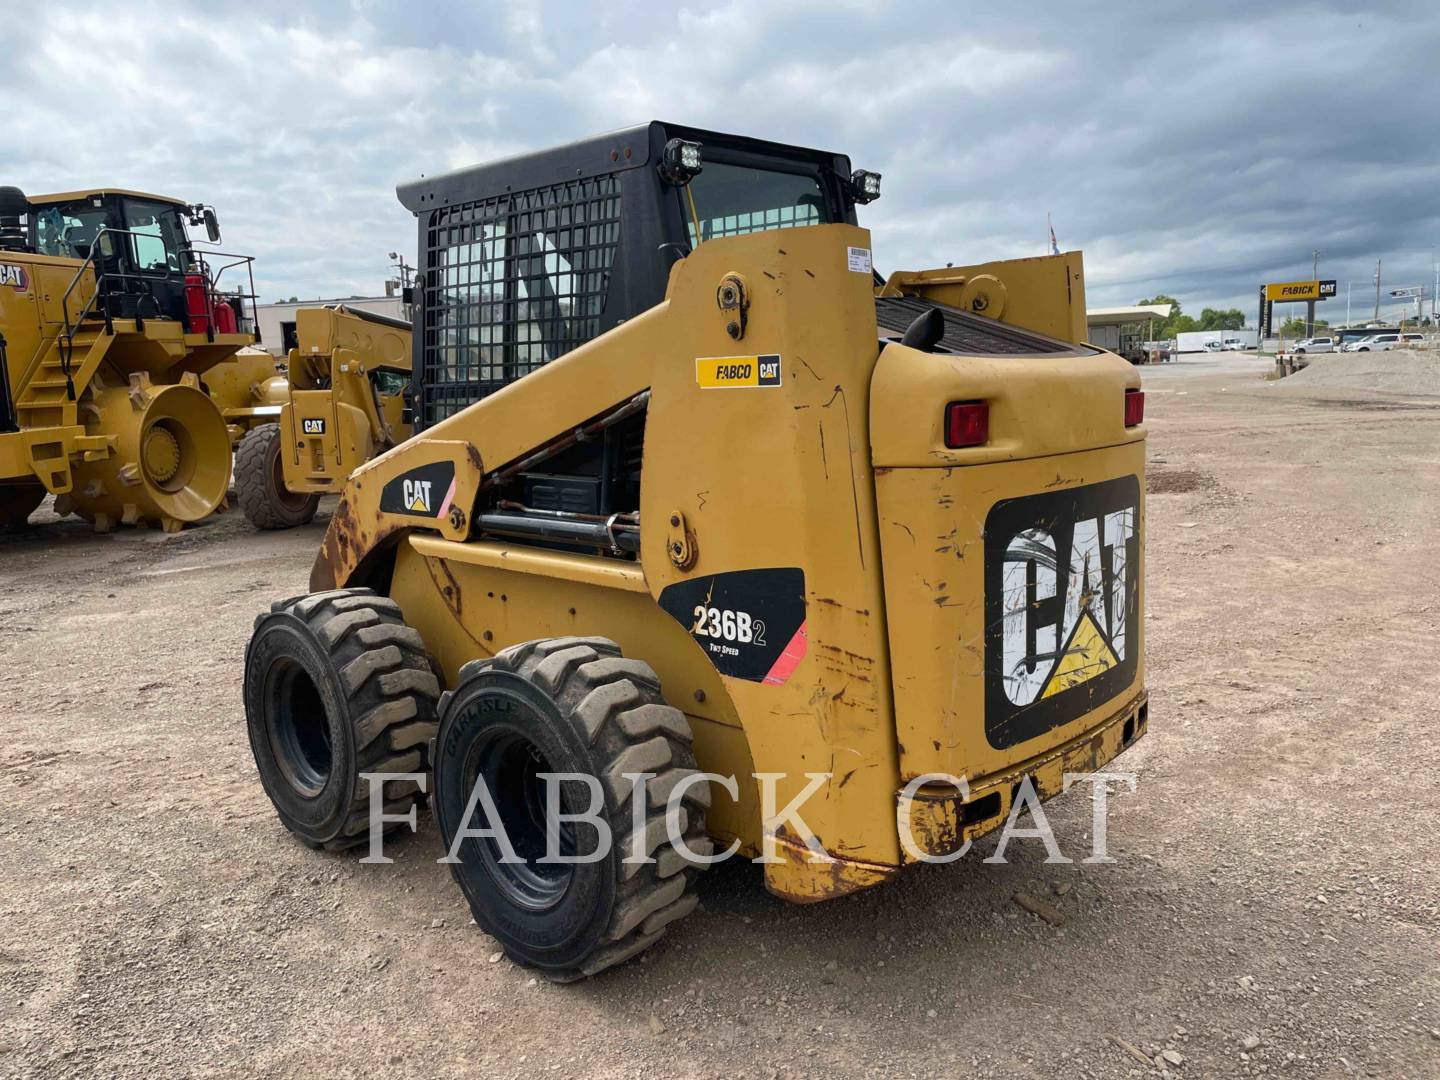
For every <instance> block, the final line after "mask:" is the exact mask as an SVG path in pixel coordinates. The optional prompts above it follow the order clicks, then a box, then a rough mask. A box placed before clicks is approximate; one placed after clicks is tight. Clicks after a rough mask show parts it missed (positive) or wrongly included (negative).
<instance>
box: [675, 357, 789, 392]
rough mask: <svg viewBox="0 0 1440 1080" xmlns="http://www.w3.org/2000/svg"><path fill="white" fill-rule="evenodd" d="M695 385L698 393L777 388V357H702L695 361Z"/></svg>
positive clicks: (778, 363) (778, 380)
mask: <svg viewBox="0 0 1440 1080" xmlns="http://www.w3.org/2000/svg"><path fill="white" fill-rule="evenodd" d="M695 382H696V383H698V384H699V386H700V389H701V390H749V389H754V388H756V387H763V386H779V385H780V357H779V356H778V355H776V354H775V353H770V354H769V355H766V356H704V357H700V358H699V359H697V360H696V361H695Z"/></svg>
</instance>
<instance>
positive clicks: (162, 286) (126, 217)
mask: <svg viewBox="0 0 1440 1080" xmlns="http://www.w3.org/2000/svg"><path fill="white" fill-rule="evenodd" d="M29 201H30V204H31V214H30V217H31V222H32V225H31V228H32V230H33V233H34V248H35V251H36V252H37V253H38V254H41V255H48V256H52V257H55V258H61V259H77V260H81V261H83V260H85V259H88V258H90V257H91V255H92V252H93V248H94V246H95V244H96V243H97V242H98V243H99V244H100V245H101V250H100V251H99V252H98V253H94V254H95V266H96V271H97V278H98V282H99V287H100V289H101V290H102V292H103V293H104V294H105V296H104V301H103V302H104V304H105V305H106V307H107V308H108V310H109V312H110V314H111V315H112V316H114V317H118V318H127V319H129V318H135V317H136V316H138V317H140V318H142V319H145V318H165V319H174V320H175V321H176V322H179V323H182V324H184V325H185V326H186V329H187V330H188V331H191V332H204V331H205V330H206V329H207V328H208V325H209V315H210V312H209V311H208V310H207V309H206V307H205V306H204V304H203V300H204V299H205V290H204V288H203V287H202V278H201V277H200V274H201V272H202V270H201V266H200V264H199V263H198V261H197V259H196V255H195V250H194V248H193V247H192V245H191V242H190V239H189V236H188V234H187V233H186V228H185V224H186V221H187V220H188V221H193V222H195V223H197V224H199V223H204V224H205V225H206V226H207V228H209V230H210V236H211V239H218V238H219V232H218V226H216V225H215V217H214V211H213V210H210V209H209V208H208V207H195V206H191V205H189V204H187V203H183V202H181V201H179V200H177V199H172V198H169V197H167V196H164V195H148V194H145V193H143V192H132V191H116V190H97V191H85V192H68V193H65V194H57V195H39V196H31V197H30V200H29ZM102 230H104V232H103V234H102ZM212 302H213V301H212ZM217 306H223V305H217ZM240 315H241V311H240V309H239V308H232V309H231V311H230V312H228V313H220V314H219V315H218V321H219V330H220V332H225V333H234V332H235V330H236V327H237V325H238V320H239V317H240ZM192 323H193V324H194V325H193V327H192V325H191V324H192Z"/></svg>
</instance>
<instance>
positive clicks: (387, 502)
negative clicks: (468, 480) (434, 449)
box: [380, 461, 455, 517]
mask: <svg viewBox="0 0 1440 1080" xmlns="http://www.w3.org/2000/svg"><path fill="white" fill-rule="evenodd" d="M454 499H455V463H454V462H453V461H436V462H432V463H431V464H429V465H421V466H418V467H417V468H414V469H411V470H410V471H409V472H406V473H401V474H400V475H399V476H397V477H395V479H393V480H391V481H390V482H389V483H388V484H386V485H385V487H384V488H383V489H382V490H381V492H380V510H381V511H382V512H383V513H386V514H409V515H411V516H412V517H444V516H445V515H446V514H448V513H449V512H450V504H451V502H453V501H454Z"/></svg>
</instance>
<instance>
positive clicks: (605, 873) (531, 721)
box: [433, 671, 621, 970]
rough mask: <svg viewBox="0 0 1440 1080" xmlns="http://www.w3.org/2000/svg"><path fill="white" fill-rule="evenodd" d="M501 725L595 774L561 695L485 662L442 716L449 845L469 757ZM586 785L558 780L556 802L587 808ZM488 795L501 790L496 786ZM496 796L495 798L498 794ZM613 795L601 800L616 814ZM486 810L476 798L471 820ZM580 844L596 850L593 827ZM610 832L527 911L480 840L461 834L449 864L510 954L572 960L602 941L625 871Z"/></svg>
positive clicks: (443, 819) (571, 963)
mask: <svg viewBox="0 0 1440 1080" xmlns="http://www.w3.org/2000/svg"><path fill="white" fill-rule="evenodd" d="M499 732H504V733H515V734H518V735H521V736H523V737H524V738H525V739H527V740H528V741H529V742H530V743H532V744H533V745H534V746H535V748H536V749H538V750H539V751H540V753H541V754H542V755H543V756H544V758H545V760H546V762H547V763H548V765H549V770H550V771H551V772H556V773H567V772H572V773H587V774H590V775H595V774H596V772H597V769H596V763H595V761H594V759H593V757H592V755H591V753H590V748H589V747H588V746H587V745H585V743H584V742H583V740H582V739H581V737H580V735H579V733H578V732H577V731H576V729H575V727H574V726H573V725H572V724H570V723H568V722H567V721H566V720H565V719H564V718H563V717H562V716H561V715H560V710H559V708H558V707H557V705H556V703H555V701H554V700H553V699H552V698H551V697H550V696H549V695H548V694H546V693H545V692H544V691H543V690H541V689H540V688H539V687H537V686H535V685H534V684H533V683H531V682H529V681H528V680H526V679H523V678H520V677H518V676H516V675H514V674H511V673H509V672H505V671H487V672H484V673H482V674H480V675H478V676H476V677H475V678H473V679H472V680H471V681H469V682H468V683H467V684H466V685H465V686H464V687H462V688H461V689H460V690H458V691H457V692H456V694H455V696H454V697H453V698H452V699H451V700H450V702H449V703H448V704H447V706H446V708H445V710H444V713H443V715H442V716H441V719H440V731H439V734H438V736H437V739H436V744H435V747H436V750H435V756H436V761H435V763H434V777H435V791H434V797H433V798H434V812H435V816H436V820H437V821H438V823H439V825H440V833H441V837H442V839H443V841H444V845H445V852H446V853H447V854H448V853H449V851H450V850H451V845H452V843H453V841H454V837H455V834H456V833H457V832H458V831H459V830H460V827H461V824H462V822H463V821H464V816H465V808H466V806H467V804H468V802H469V800H470V797H471V794H472V791H471V789H472V787H473V781H471V780H469V779H467V777H468V776H471V775H473V774H474V762H473V761H472V758H474V757H475V756H476V755H477V751H478V748H479V746H480V745H481V744H482V742H484V741H485V740H487V739H488V738H491V737H493V736H494V735H495V734H497V733H499ZM590 791H591V789H590V787H589V786H588V785H586V784H584V783H583V782H581V781H565V782H562V783H561V785H560V803H561V807H562V810H563V811H564V812H565V813H566V814H580V813H584V812H585V811H587V810H588V809H589V808H590V798H591V796H590ZM491 795H492V798H494V797H496V796H495V793H494V792H492V793H491ZM497 802H498V798H497ZM497 808H498V809H499V810H500V811H501V813H502V815H503V813H504V810H505V808H504V807H503V806H499V807H497ZM612 809H613V808H612V807H611V805H610V802H609V797H608V795H607V796H605V801H604V804H603V809H601V810H600V811H598V813H599V815H600V816H601V817H602V818H604V819H605V820H607V821H609V820H611V819H612ZM482 815H483V810H482V809H481V807H480V805H479V804H477V806H476V810H475V815H474V820H472V823H471V827H472V828H478V827H480V826H481V824H482V822H481V821H480V820H479V819H480V818H481V816H482ZM581 828H582V830H583V832H582V835H581V837H580V838H579V841H578V842H579V844H580V847H579V850H581V851H590V850H594V848H593V843H594V839H593V837H594V832H593V829H592V827H590V826H582V827H581ZM620 839H621V837H619V836H612V838H611V840H612V843H611V847H610V851H609V853H608V854H607V855H606V856H605V857H604V858H603V859H600V860H598V861H595V862H587V863H574V864H570V865H569V866H568V867H567V870H568V871H569V874H570V878H569V882H568V884H567V886H566V888H565V891H564V894H563V895H562V896H561V897H560V898H559V899H558V900H557V901H556V902H555V903H554V904H553V905H552V906H550V907H548V908H546V909H544V910H541V911H533V910H527V909H525V908H523V907H521V906H520V905H519V904H517V903H515V902H514V901H513V900H512V899H510V898H509V897H508V896H506V895H505V893H504V892H503V891H502V889H501V887H500V886H498V885H497V884H495V883H494V881H493V879H492V878H491V876H490V875H491V871H490V869H489V868H487V867H486V866H485V865H484V863H483V861H482V858H481V856H480V853H479V851H478V850H477V846H478V844H480V843H482V842H483V841H479V840H476V839H466V840H464V841H462V842H461V844H460V846H459V849H458V850H457V851H456V856H457V859H458V860H459V861H457V862H452V863H451V864H450V871H451V873H452V874H453V875H454V877H455V880H456V882H457V883H458V884H459V885H460V888H461V889H462V890H463V891H464V893H465V896H466V898H467V899H468V900H469V901H470V906H471V909H472V911H473V912H474V914H475V921H476V922H477V923H478V924H479V926H480V927H481V929H483V930H484V931H485V932H486V933H488V934H490V935H491V936H492V937H494V938H496V939H498V940H499V941H500V942H501V943H502V944H503V945H505V946H507V948H508V950H509V951H511V953H512V955H514V956H516V957H517V958H519V959H521V960H523V961H525V962H527V963H531V964H534V965H536V966H538V967H542V968H553V969H556V970H562V969H568V968H573V967H575V966H576V965H578V964H579V963H581V962H582V961H583V960H584V958H585V957H586V956H588V955H589V954H590V953H591V952H593V951H594V949H595V948H596V947H597V945H598V944H600V938H601V935H602V934H603V933H604V930H605V928H606V926H607V925H608V924H609V922H610V916H611V913H612V911H613V909H614V906H615V896H616V882H617V876H618V870H619V859H620V852H619V841H620Z"/></svg>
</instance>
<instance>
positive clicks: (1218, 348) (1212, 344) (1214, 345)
mask: <svg viewBox="0 0 1440 1080" xmlns="http://www.w3.org/2000/svg"><path fill="white" fill-rule="evenodd" d="M1200 351H1201V352H1224V351H1225V346H1224V345H1221V344H1220V342H1218V341H1207V342H1205V343H1203V344H1202V345H1201V346H1200Z"/></svg>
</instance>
